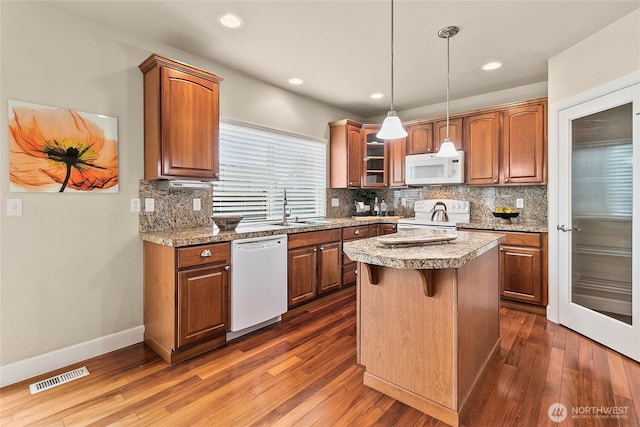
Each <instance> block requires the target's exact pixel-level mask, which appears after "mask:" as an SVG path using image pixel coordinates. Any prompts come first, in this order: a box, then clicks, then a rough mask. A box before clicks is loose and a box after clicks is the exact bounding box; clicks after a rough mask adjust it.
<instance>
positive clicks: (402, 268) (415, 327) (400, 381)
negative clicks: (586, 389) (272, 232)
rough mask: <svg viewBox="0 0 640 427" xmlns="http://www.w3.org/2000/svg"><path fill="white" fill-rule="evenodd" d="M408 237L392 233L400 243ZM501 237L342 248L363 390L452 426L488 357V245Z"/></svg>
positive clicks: (374, 242) (493, 288)
mask: <svg viewBox="0 0 640 427" xmlns="http://www.w3.org/2000/svg"><path fill="white" fill-rule="evenodd" d="M410 233H420V231H409V232H402V233H398V236H400V237H402V235H403V234H406V235H407V236H409V235H410ZM502 239H503V235H501V234H495V233H477V232H475V233H469V232H464V231H458V232H457V237H456V238H455V240H451V241H449V242H445V243H432V244H424V245H411V244H407V245H402V244H400V245H397V246H396V245H383V244H381V243H380V242H379V240H378V238H371V239H365V240H359V241H354V242H347V243H344V245H343V250H344V252H345V254H346V255H347V256H348V257H349V258H351V259H352V260H354V261H358V271H359V272H360V274H358V281H357V334H358V349H357V354H358V362H359V363H360V364H362V365H363V366H364V367H365V373H364V378H363V382H364V384H365V385H367V386H369V387H371V388H373V389H375V390H378V391H380V392H382V393H384V394H386V395H388V396H391V397H393V398H394V399H396V400H399V401H401V402H403V403H405V404H407V405H409V406H412V407H414V408H416V409H418V410H421V411H423V412H424V413H426V414H428V415H430V416H432V417H434V418H437V419H439V420H441V421H443V422H445V423H447V424H450V425H452V426H458V425H459V424H460V420H461V418H462V417H463V415H464V413H465V410H466V409H467V408H468V403H469V401H470V400H471V397H472V396H473V394H474V391H475V390H476V389H477V385H478V384H479V382H480V380H481V378H482V377H483V375H484V373H485V372H486V371H487V369H488V367H489V364H490V361H491V360H492V358H493V357H494V355H495V354H496V353H497V352H498V349H499V344H500V330H499V289H498V247H499V243H500V241H501V240H502Z"/></svg>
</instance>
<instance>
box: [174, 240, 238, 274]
mask: <svg viewBox="0 0 640 427" xmlns="http://www.w3.org/2000/svg"><path fill="white" fill-rule="evenodd" d="M229 258H231V243H229V242H225V243H212V244H207V245H197V246H187V247H184V248H178V268H184V267H193V266H195V265H203V264H211V263H213V262H223V261H228V260H229Z"/></svg>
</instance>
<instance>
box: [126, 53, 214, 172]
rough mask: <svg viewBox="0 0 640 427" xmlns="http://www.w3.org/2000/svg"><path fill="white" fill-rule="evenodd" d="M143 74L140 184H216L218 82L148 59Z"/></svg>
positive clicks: (171, 63) (184, 66)
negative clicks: (148, 181) (151, 181)
mask: <svg viewBox="0 0 640 427" xmlns="http://www.w3.org/2000/svg"><path fill="white" fill-rule="evenodd" d="M139 68H140V70H141V71H142V72H143V73H144V178H145V179H176V178H184V179H199V180H209V181H212V180H216V179H218V128H219V83H220V82H221V81H222V78H221V77H219V76H217V75H215V74H212V73H209V72H206V71H203V70H200V69H197V68H194V67H191V66H189V65H187V64H183V63H180V62H176V61H173V60H171V59H168V58H164V57H162V56H159V55H155V54H154V55H151V56H150V57H149V58H147V59H146V60H145V61H144V62H143V63H142V64H140V67H139Z"/></svg>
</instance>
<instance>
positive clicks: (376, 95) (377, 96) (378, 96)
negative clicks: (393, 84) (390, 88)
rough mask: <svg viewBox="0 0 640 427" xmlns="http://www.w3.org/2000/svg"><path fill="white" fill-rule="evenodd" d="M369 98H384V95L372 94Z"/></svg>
mask: <svg viewBox="0 0 640 427" xmlns="http://www.w3.org/2000/svg"><path fill="white" fill-rule="evenodd" d="M369 98H371V99H380V98H384V94H382V93H380V92H376V93H372V94H371V95H369Z"/></svg>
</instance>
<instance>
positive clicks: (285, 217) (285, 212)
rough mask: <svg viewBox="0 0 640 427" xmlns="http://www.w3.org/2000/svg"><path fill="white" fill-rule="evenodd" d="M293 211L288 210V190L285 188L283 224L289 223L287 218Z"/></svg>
mask: <svg viewBox="0 0 640 427" xmlns="http://www.w3.org/2000/svg"><path fill="white" fill-rule="evenodd" d="M290 216H291V213H289V212H287V190H286V189H285V190H284V201H283V202H282V225H288V222H287V218H289V217H290Z"/></svg>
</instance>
